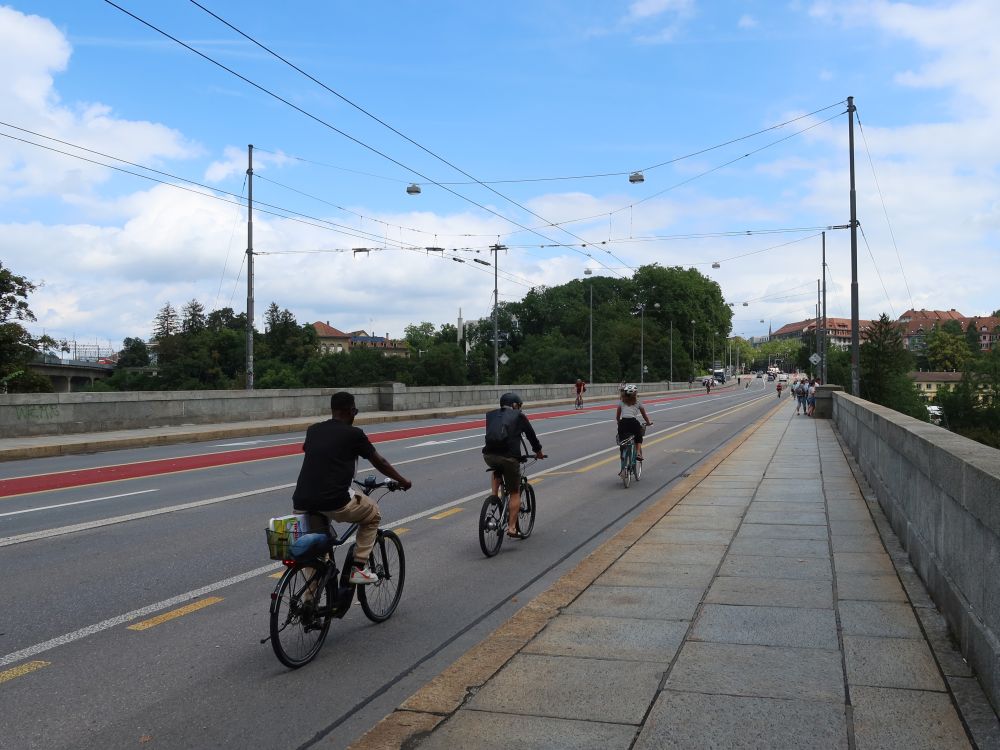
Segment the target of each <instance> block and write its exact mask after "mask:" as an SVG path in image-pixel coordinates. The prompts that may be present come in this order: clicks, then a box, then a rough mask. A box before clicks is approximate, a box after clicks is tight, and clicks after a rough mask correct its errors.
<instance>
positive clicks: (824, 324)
mask: <svg viewBox="0 0 1000 750" xmlns="http://www.w3.org/2000/svg"><path fill="white" fill-rule="evenodd" d="M826 326H827V321H826V232H823V351H822V353H821V354H820V356H821V357H822V358H823V362H822V363H821V365H822V368H823V369H822V370H820V379H821V380H822V381H823V385H826V384H827V381H826V350H827V347H828V344H827V342H826Z"/></svg>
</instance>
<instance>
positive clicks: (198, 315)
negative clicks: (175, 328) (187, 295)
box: [181, 299, 205, 333]
mask: <svg viewBox="0 0 1000 750" xmlns="http://www.w3.org/2000/svg"><path fill="white" fill-rule="evenodd" d="M204 328H205V306H204V305H202V304H201V303H200V302H199V301H198V300H196V299H192V300H191V301H190V302H188V303H187V304H186V305H184V307H183V308H182V310H181V331H183V332H184V333H197V332H198V331H201V330H203V329H204Z"/></svg>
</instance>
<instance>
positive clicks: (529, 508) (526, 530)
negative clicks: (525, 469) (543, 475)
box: [517, 482, 537, 538]
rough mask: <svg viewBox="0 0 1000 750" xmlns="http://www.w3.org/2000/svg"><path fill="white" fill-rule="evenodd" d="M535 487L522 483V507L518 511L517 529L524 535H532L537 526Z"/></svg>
mask: <svg viewBox="0 0 1000 750" xmlns="http://www.w3.org/2000/svg"><path fill="white" fill-rule="evenodd" d="M536 510H537V506H536V505H535V488H534V487H532V486H531V485H530V484H528V483H527V482H525V483H524V484H522V485H521V507H520V508H519V509H518V512H517V530H518V532H519V533H520V534H521V536H522V537H525V538H527V537H529V536H531V530H532V529H533V528H535V511H536Z"/></svg>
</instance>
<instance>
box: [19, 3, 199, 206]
mask: <svg viewBox="0 0 1000 750" xmlns="http://www.w3.org/2000/svg"><path fill="white" fill-rule="evenodd" d="M70 54H71V49H70V46H69V43H68V42H67V40H66V38H65V37H64V36H63V34H62V32H60V31H59V30H58V29H57V28H56V27H55V26H54V25H53V24H52V23H51V22H50V21H48V20H47V19H44V18H40V17H38V16H31V15H26V14H24V13H20V12H18V11H16V10H14V9H12V8H8V7H0V70H3V71H4V75H3V76H0V101H3V103H4V107H3V110H4V114H3V119H4V121H5V122H8V123H10V124H11V125H13V126H16V127H21V128H27V129H29V130H32V131H34V132H36V133H39V134H40V135H44V136H50V137H52V138H58V139H60V140H63V141H66V142H68V143H74V144H79V145H82V146H85V147H86V148H89V149H92V150H95V151H99V152H103V153H109V152H113V153H114V154H115V155H116V156H118V157H120V158H123V159H128V160H129V161H135V162H143V163H147V164H154V165H155V164H156V163H158V162H159V161H160V160H161V159H168V158H170V159H175V158H184V157H189V156H192V155H195V154H196V153H197V152H198V149H197V147H196V146H194V145H193V144H191V143H189V142H187V141H185V139H184V138H183V137H182V136H181V134H180V133H178V132H177V131H175V130H173V129H171V128H168V127H165V126H163V125H160V124H156V123H151V122H142V121H130V120H123V119H120V118H116V117H115V116H114V113H113V112H112V111H111V109H110V108H109V107H107V106H106V105H103V104H100V103H96V102H80V103H77V104H75V105H73V106H67V105H65V104H63V103H62V102H61V101H60V97H59V95H58V93H57V92H56V89H55V85H54V75H55V74H57V73H60V72H62V71H64V70H65V69H66V66H67V65H68V63H69V59H70ZM0 132H5V133H7V134H9V135H12V136H16V137H17V138H22V139H25V140H29V141H32V142H34V143H40V144H42V145H45V146H48V147H50V148H56V149H60V150H62V151H69V152H72V153H76V154H79V155H81V156H85V157H87V158H89V159H97V158H99V157H96V156H94V155H92V154H87V153H84V152H80V151H78V150H76V149H73V148H72V147H68V146H65V145H63V144H59V143H55V142H53V141H51V140H46V139H44V138H41V137H39V136H36V135H32V134H29V133H25V132H23V131H19V130H16V129H14V128H9V127H7V128H4V127H0ZM109 177H110V172H109V170H107V169H105V168H104V167H100V166H97V165H94V164H91V163H88V162H85V161H80V160H77V159H72V158H69V157H67V156H64V155H62V154H57V153H53V152H52V151H47V150H44V149H40V148H37V147H34V146H30V145H26V144H23V143H19V142H17V141H13V140H11V139H9V138H0V200H9V199H11V198H15V197H26V196H38V195H49V194H57V195H61V196H63V198H64V199H66V200H72V199H73V198H74V197H75V198H84V197H85V196H87V194H88V193H89V192H90V191H91V190H92V189H93V188H94V187H95V186H96V185H98V184H100V183H102V182H105V181H107V180H108V179H109Z"/></svg>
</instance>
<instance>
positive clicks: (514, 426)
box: [483, 392, 545, 539]
mask: <svg viewBox="0 0 1000 750" xmlns="http://www.w3.org/2000/svg"><path fill="white" fill-rule="evenodd" d="M523 405H524V402H523V400H522V399H521V396H520V395H519V394H517V393H513V392H512V393H505V394H503V396H501V397H500V408H499V409H494V410H493V411H491V412H487V414H486V434H487V438H486V446H485V447H484V448H483V460H484V461H485V462H486V465H487V466H489V467H490V468H491V469H493V472H491V473H490V480H491V491H492V493H493V494H494V495H495V496H497V497H499V496H500V480H499V478H498V477H497V475H496V473H495V472H500V473H501V474H503V482H504V486H505V487H506V488H507V492H508V493H509V495H510V512H509V513H508V514H507V536H510V537H514V538H515V539H517V538H520V537H521V533H520V532H519V531H518V530H517V514H518V513H519V512H520V510H521V462H520V459H521V449H522V446H521V436H522V435H524V436H525V437H526V438H528V442H529V443H531V449H532V450H533V451H534V452H535V458H545V454H544V453H542V444H541V443H540V442H538V436H537V435H535V428H534V427H532V426H531V422H529V421H528V417H527V416H525V415H524V413H523V412H522V411H521V407H522V406H523ZM499 425H505V429H504V430H503V432H504V433H505V436H503V437H501V436H500V434H499V433H500V430H499V429H498V426H499ZM493 434H496V436H497V437H496V439H491V437H490V436H491V435H493Z"/></svg>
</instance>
